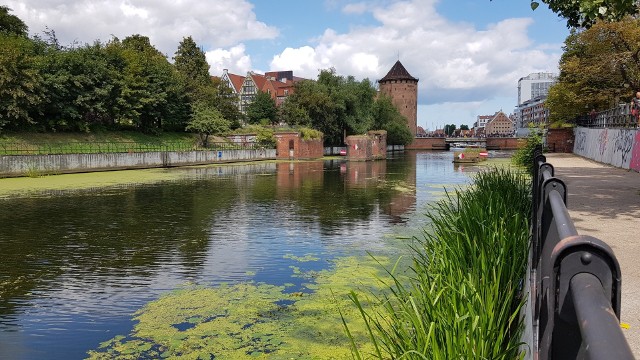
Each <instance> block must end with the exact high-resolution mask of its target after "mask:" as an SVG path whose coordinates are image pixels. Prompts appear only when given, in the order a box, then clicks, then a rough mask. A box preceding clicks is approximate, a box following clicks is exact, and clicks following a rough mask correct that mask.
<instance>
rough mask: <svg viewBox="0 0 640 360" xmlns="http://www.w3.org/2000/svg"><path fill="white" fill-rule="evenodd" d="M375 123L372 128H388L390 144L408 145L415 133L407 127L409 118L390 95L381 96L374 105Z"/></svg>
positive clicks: (388, 141)
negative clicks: (402, 112)
mask: <svg viewBox="0 0 640 360" xmlns="http://www.w3.org/2000/svg"><path fill="white" fill-rule="evenodd" d="M373 117H374V119H375V120H374V124H373V126H372V128H373V129H371V130H374V129H375V130H386V131H387V143H388V144H390V145H407V144H409V143H411V141H412V140H413V135H412V134H411V131H410V130H409V128H408V127H407V118H405V117H404V116H402V114H400V111H399V110H398V108H396V106H395V105H394V104H393V101H392V100H391V98H390V97H388V96H381V97H379V98H378V99H377V100H376V102H375V103H374V105H373Z"/></svg>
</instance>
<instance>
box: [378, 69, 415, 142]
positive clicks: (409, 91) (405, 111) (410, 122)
mask: <svg viewBox="0 0 640 360" xmlns="http://www.w3.org/2000/svg"><path fill="white" fill-rule="evenodd" d="M378 84H380V94H384V95H387V96H389V97H390V98H391V100H392V101H393V104H394V105H395V106H396V107H397V108H398V110H399V111H400V114H402V115H403V116H404V117H406V118H407V127H408V128H409V131H411V134H412V135H413V137H414V138H415V137H416V132H417V129H418V79H416V78H414V77H413V76H411V75H409V72H408V71H407V69H405V68H404V66H402V63H401V62H400V60H398V61H396V63H395V64H394V65H393V67H392V68H391V70H389V72H388V73H387V75H385V77H383V78H382V79H380V80H378Z"/></svg>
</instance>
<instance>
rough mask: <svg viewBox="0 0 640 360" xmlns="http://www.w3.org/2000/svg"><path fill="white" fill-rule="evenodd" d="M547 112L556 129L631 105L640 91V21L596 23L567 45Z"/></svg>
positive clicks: (549, 97) (568, 40)
mask: <svg viewBox="0 0 640 360" xmlns="http://www.w3.org/2000/svg"><path fill="white" fill-rule="evenodd" d="M564 50H565V52H564V54H563V55H562V58H561V60H560V76H559V78H558V82H557V83H556V84H555V85H554V86H553V87H552V88H551V89H550V91H549V96H548V98H547V101H546V104H545V105H546V106H547V107H548V109H549V112H550V118H551V121H552V122H554V123H559V122H570V121H572V120H573V119H574V118H576V117H577V116H580V115H584V114H586V113H588V112H589V111H590V110H591V109H606V108H610V107H612V106H615V105H617V104H618V103H619V102H627V101H628V100H629V99H630V98H631V97H632V96H633V94H634V92H635V91H636V89H639V88H640V20H638V19H633V18H625V19H624V20H622V21H619V22H598V23H597V24H595V25H594V26H592V27H591V28H589V29H587V30H584V31H581V32H578V31H572V32H571V34H570V35H569V36H568V37H567V39H566V40H565V46H564Z"/></svg>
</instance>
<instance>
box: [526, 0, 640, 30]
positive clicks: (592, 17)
mask: <svg viewBox="0 0 640 360" xmlns="http://www.w3.org/2000/svg"><path fill="white" fill-rule="evenodd" d="M541 2H542V3H544V4H547V5H548V6H549V9H551V11H553V12H555V13H556V14H558V16H561V17H563V18H565V19H566V20H567V27H574V28H579V27H582V28H589V27H591V26H593V25H594V24H596V22H597V21H598V20H604V21H607V22H615V21H619V20H622V19H623V18H624V17H625V16H627V15H635V14H638V11H639V10H638V4H637V3H636V1H635V0H541ZM539 4H540V3H539V2H538V1H535V0H532V1H531V8H532V9H533V10H535V9H536V8H537V7H538V6H539Z"/></svg>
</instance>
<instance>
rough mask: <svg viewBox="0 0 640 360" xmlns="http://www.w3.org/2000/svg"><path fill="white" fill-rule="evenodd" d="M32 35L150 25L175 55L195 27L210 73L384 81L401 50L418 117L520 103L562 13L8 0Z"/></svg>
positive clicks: (418, 0) (547, 61)
mask: <svg viewBox="0 0 640 360" xmlns="http://www.w3.org/2000/svg"><path fill="white" fill-rule="evenodd" d="M6 3H7V5H8V6H9V7H10V8H12V9H13V12H14V14H16V15H18V16H19V17H20V18H21V19H23V20H24V21H25V22H26V23H27V25H28V26H29V29H30V32H31V33H32V34H37V33H41V32H42V30H44V29H45V27H48V28H50V29H53V30H55V31H56V34H57V36H58V38H59V39H60V41H61V42H62V43H63V44H64V43H66V44H69V43H71V42H74V41H75V42H79V43H91V42H93V41H95V40H101V41H108V40H109V39H110V38H111V36H117V37H119V38H124V37H126V36H128V35H132V34H142V35H146V36H149V38H150V39H151V42H152V43H153V44H154V45H155V46H156V47H157V48H158V49H160V50H161V51H162V52H164V53H165V54H167V55H168V57H169V58H171V57H172V56H173V54H174V52H175V50H176V48H177V45H178V43H179V42H180V40H181V39H182V38H183V37H185V36H192V37H193V38H194V39H195V41H196V42H197V43H198V44H199V45H200V46H201V47H202V48H203V50H204V51H205V52H206V54H207V60H208V62H209V64H210V65H211V69H210V72H211V73H212V74H213V75H219V74H221V73H222V70H223V69H229V71H231V72H234V73H238V74H245V73H246V72H247V71H256V72H265V71H270V70H293V71H294V74H295V75H297V76H302V77H307V78H312V79H313V78H315V77H316V76H317V74H318V70H320V69H326V68H330V67H334V68H335V69H336V70H337V72H338V73H339V74H341V75H353V76H355V77H356V78H358V79H363V78H369V79H371V80H377V79H380V78H381V77H383V76H384V75H385V74H386V73H387V71H388V70H389V69H390V68H391V66H392V65H393V63H394V62H395V61H396V60H398V57H399V59H400V61H402V63H403V64H404V65H405V67H406V68H407V70H408V71H409V72H410V73H411V75H413V76H415V77H417V78H419V79H420V82H419V105H418V125H420V126H423V127H424V128H430V129H433V128H435V127H442V126H443V125H444V124H448V123H454V124H456V125H460V124H467V125H471V124H472V123H473V121H475V118H476V116H477V115H486V114H493V113H494V112H496V111H498V110H503V111H505V112H506V113H510V112H512V111H513V109H514V107H515V105H516V101H517V81H518V79H519V78H521V77H524V76H527V75H528V74H529V73H532V72H539V71H544V72H557V71H558V70H557V66H558V60H559V58H560V55H561V54H562V43H563V41H564V39H565V38H566V36H567V35H568V33H569V31H568V30H567V28H566V26H565V22H564V21H563V20H562V19H560V18H558V17H557V16H556V15H555V14H554V13H552V12H551V11H549V10H548V8H546V6H545V5H544V4H542V5H541V6H540V7H539V8H538V9H536V10H535V11H532V10H531V8H530V6H529V4H530V1H529V0H520V1H514V0H493V1H489V0H369V1H350V0H305V1H300V0H298V1H294V0H277V1H268V0H215V1H211V0H209V1H206V0H9V1H6Z"/></svg>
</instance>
